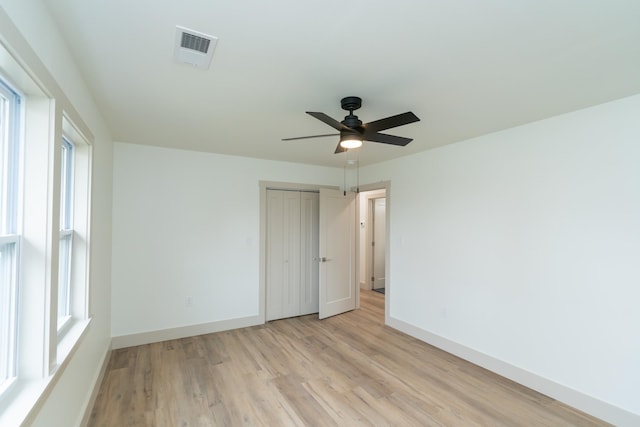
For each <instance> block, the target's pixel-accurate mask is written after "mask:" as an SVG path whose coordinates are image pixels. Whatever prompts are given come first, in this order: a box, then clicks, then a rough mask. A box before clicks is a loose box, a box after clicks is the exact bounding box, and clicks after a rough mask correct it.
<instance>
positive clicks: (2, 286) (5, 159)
mask: <svg viewBox="0 0 640 427" xmlns="http://www.w3.org/2000/svg"><path fill="white" fill-rule="evenodd" d="M19 120H20V96H19V95H18V93H17V92H15V91H14V90H13V89H11V87H9V86H8V85H7V84H6V83H5V82H4V81H3V80H1V79H0V391H2V390H3V389H4V388H6V387H7V385H8V384H9V383H10V382H11V380H12V379H13V378H14V377H15V374H16V337H17V304H18V268H17V267H18V256H19V244H20V235H19V234H18V191H19V158H20V141H19V131H18V129H19Z"/></svg>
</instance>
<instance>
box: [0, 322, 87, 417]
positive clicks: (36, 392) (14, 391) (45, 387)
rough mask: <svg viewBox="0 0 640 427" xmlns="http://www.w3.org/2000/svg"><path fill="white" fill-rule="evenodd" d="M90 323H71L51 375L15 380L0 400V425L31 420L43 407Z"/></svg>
mask: <svg viewBox="0 0 640 427" xmlns="http://www.w3.org/2000/svg"><path fill="white" fill-rule="evenodd" d="M90 324H91V319H88V320H80V321H75V322H72V325H71V326H70V328H69V330H68V331H67V332H66V333H65V334H64V336H63V337H62V338H61V340H60V342H59V343H58V348H57V352H58V355H57V360H58V363H57V365H56V366H55V367H53V368H52V369H51V374H50V375H48V376H47V377H45V378H40V379H22V378H17V379H16V381H15V383H14V384H12V387H11V389H9V390H7V393H6V395H4V396H1V397H0V425H2V426H7V427H11V426H19V425H23V424H28V423H29V422H32V421H33V418H34V417H35V416H36V414H37V410H38V409H39V408H40V407H41V406H42V405H43V404H44V401H45V400H46V398H47V397H48V396H49V394H50V393H51V391H52V390H53V388H54V386H55V384H56V383H57V381H58V380H59V379H60V376H62V373H63V372H64V370H65V368H66V367H67V365H68V364H69V361H70V360H71V357H72V356H73V354H74V353H75V351H76V350H77V349H78V347H79V346H80V342H81V341H82V338H83V337H84V336H85V335H86V333H87V331H88V330H89V325H90Z"/></svg>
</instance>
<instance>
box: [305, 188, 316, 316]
mask: <svg viewBox="0 0 640 427" xmlns="http://www.w3.org/2000/svg"><path fill="white" fill-rule="evenodd" d="M319 222H320V195H319V194H318V193H300V315H303V314H311V313H317V312H318V300H319V295H318V292H319V290H318V283H319V271H318V269H319V262H318V261H319V260H318V257H319V255H318V252H319V250H318V249H319V248H318V234H319V231H318V230H319Z"/></svg>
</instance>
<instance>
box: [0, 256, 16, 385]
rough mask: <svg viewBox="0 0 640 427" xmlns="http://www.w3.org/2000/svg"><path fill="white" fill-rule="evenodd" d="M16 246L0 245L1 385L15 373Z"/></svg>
mask: <svg viewBox="0 0 640 427" xmlns="http://www.w3.org/2000/svg"><path fill="white" fill-rule="evenodd" d="M16 246H17V245H16V244H15V243H8V244H4V245H0V385H1V384H2V383H3V382H5V381H6V380H8V379H10V378H12V377H13V376H14V375H15V369H14V368H15V343H16V334H15V332H16V312H15V309H16V297H17V296H16V286H15V284H16V252H17V251H16Z"/></svg>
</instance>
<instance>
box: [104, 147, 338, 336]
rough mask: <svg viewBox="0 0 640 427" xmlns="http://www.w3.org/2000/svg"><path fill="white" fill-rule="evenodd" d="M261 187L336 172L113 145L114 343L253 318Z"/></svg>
mask: <svg viewBox="0 0 640 427" xmlns="http://www.w3.org/2000/svg"><path fill="white" fill-rule="evenodd" d="M261 180H262V181H287V182H296V183H309V184H325V185H340V184H341V183H342V180H343V171H342V169H335V168H326V167H317V166H310V165H300V164H291V163H284V162H274V161H266V160H258V159H250V158H242V157H233V156H223V155H217V154H208V153H199V152H191V151H183V150H173V149H165V148H156V147H148V146H141V145H133V144H121V143H116V144H115V154H114V202H113V203H114V204H113V289H112V306H113V313H112V334H113V336H114V337H121V336H126V335H132V334H141V333H145V332H150V331H156V330H163V329H171V328H179V327H185V326H190V325H199V324H208V323H211V322H221V321H227V320H233V319H243V318H252V317H254V316H257V315H258V312H259V307H258V302H259V283H260V281H259V242H260V230H259V225H260V223H259V220H260V215H259V213H260V200H259V182H260V181H261ZM189 297H191V305H188V304H187V299H188V298H189ZM254 323H255V322H254ZM118 342H119V341H118ZM131 342H135V340H134V341H131Z"/></svg>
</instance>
